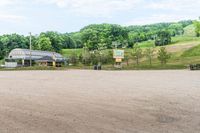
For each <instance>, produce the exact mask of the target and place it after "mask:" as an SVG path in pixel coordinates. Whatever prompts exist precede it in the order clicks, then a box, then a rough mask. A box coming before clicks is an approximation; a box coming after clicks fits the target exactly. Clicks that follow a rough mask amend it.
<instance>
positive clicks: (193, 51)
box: [182, 44, 200, 57]
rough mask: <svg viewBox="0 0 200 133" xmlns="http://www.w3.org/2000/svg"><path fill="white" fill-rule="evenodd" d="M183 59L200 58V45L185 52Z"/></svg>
mask: <svg viewBox="0 0 200 133" xmlns="http://www.w3.org/2000/svg"><path fill="white" fill-rule="evenodd" d="M182 56H183V57H193V56H200V44H199V45H198V46H195V47H193V48H190V49H188V50H186V51H185V52H183V54H182Z"/></svg>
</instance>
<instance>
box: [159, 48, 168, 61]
mask: <svg viewBox="0 0 200 133" xmlns="http://www.w3.org/2000/svg"><path fill="white" fill-rule="evenodd" d="M169 59H170V54H169V53H168V52H167V50H166V48H165V47H161V48H160V50H159V51H158V60H159V61H160V62H161V64H162V65H164V64H166V63H167V61H168V60H169Z"/></svg>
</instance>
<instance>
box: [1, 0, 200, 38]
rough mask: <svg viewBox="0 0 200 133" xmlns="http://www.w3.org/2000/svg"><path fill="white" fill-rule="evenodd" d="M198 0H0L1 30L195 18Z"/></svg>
mask: <svg viewBox="0 0 200 133" xmlns="http://www.w3.org/2000/svg"><path fill="white" fill-rule="evenodd" d="M199 13H200V0H0V34H1V35H2V34H11V33H18V34H23V35H27V34H28V33H29V32H32V33H33V34H39V33H40V32H45V31H57V32H61V33H66V32H75V31H79V30H80V29H81V28H83V27H84V26H87V25H89V24H101V23H112V24H120V25H122V26H129V25H144V24H152V23H159V22H177V21H180V20H188V19H192V20H194V19H198V17H199V16H200V14H199Z"/></svg>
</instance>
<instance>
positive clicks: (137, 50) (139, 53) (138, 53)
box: [131, 44, 143, 65]
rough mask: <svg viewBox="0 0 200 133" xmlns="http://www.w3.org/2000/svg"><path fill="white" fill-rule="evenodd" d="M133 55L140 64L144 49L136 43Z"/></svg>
mask: <svg viewBox="0 0 200 133" xmlns="http://www.w3.org/2000/svg"><path fill="white" fill-rule="evenodd" d="M131 55H132V57H133V58H134V60H136V63H137V65H139V63H140V58H142V56H143V55H142V49H141V48H140V47H139V46H138V44H136V45H135V46H134V47H133V50H132V53H131Z"/></svg>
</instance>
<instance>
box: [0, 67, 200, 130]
mask: <svg viewBox="0 0 200 133" xmlns="http://www.w3.org/2000/svg"><path fill="white" fill-rule="evenodd" d="M199 132H200V71H188V70H180V71H179V70H174V71H79V70H70V71H13V72H11V71H10V72H9V71H7V72H0V133H199Z"/></svg>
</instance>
